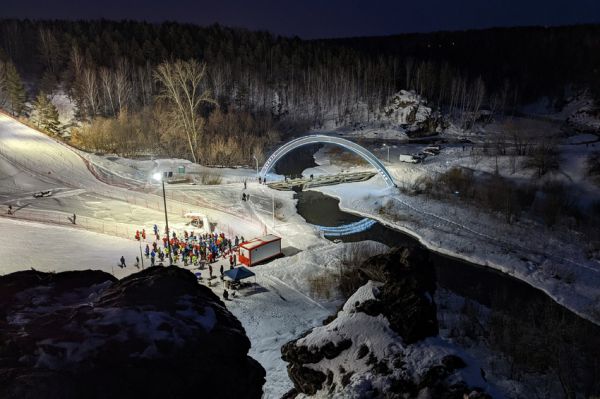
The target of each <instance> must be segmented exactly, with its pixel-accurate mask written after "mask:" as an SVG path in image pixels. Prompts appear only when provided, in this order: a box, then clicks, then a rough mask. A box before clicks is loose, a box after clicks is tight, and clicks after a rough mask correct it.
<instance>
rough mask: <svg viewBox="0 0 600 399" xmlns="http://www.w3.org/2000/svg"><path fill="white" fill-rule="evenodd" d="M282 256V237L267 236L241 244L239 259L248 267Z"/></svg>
mask: <svg viewBox="0 0 600 399" xmlns="http://www.w3.org/2000/svg"><path fill="white" fill-rule="evenodd" d="M278 256H281V237H277V236H276V235H273V234H267V235H266V236H263V237H257V238H253V239H252V240H250V241H245V242H243V243H241V244H240V248H239V259H240V262H241V263H243V264H244V265H246V266H254V265H256V264H257V263H260V262H264V261H266V260H269V259H273V258H276V257H278Z"/></svg>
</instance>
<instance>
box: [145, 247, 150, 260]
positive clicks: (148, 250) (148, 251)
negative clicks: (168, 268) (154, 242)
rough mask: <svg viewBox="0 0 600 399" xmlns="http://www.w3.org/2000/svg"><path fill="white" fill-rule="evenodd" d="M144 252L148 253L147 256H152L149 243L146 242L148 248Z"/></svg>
mask: <svg viewBox="0 0 600 399" xmlns="http://www.w3.org/2000/svg"><path fill="white" fill-rule="evenodd" d="M144 254H145V255H146V258H147V257H148V256H150V247H149V246H148V244H146V249H145V250H144Z"/></svg>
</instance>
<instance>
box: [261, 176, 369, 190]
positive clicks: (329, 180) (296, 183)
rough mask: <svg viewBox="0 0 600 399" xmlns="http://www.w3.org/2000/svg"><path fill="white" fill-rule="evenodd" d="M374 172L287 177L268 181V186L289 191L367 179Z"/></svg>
mask: <svg viewBox="0 0 600 399" xmlns="http://www.w3.org/2000/svg"><path fill="white" fill-rule="evenodd" d="M376 174H377V173H376V172H354V173H340V174H337V175H323V176H315V177H314V178H312V179H311V178H308V177H306V178H305V177H302V178H298V179H288V180H287V181H286V180H282V181H277V182H273V183H268V184H267V185H268V186H269V187H270V188H273V189H275V190H280V191H290V190H293V189H294V187H300V188H302V189H304V188H309V187H320V186H331V185H334V184H340V183H353V182H360V181H366V180H369V179H370V178H371V177H373V176H375V175H376Z"/></svg>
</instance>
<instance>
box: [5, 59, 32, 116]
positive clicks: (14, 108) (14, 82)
mask: <svg viewBox="0 0 600 399" xmlns="http://www.w3.org/2000/svg"><path fill="white" fill-rule="evenodd" d="M5 73H6V93H7V96H8V102H9V103H10V111H11V114H12V115H14V116H19V115H21V114H22V113H23V111H25V101H26V100H27V93H26V92H25V86H24V85H23V81H22V80H21V75H19V72H18V71H17V68H16V67H15V64H13V63H12V62H7V63H6V72H5Z"/></svg>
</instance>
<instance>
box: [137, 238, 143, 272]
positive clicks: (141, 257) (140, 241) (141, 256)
mask: <svg viewBox="0 0 600 399" xmlns="http://www.w3.org/2000/svg"><path fill="white" fill-rule="evenodd" d="M138 242H139V243H140V259H141V260H142V270H144V255H142V240H139V241H138Z"/></svg>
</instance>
